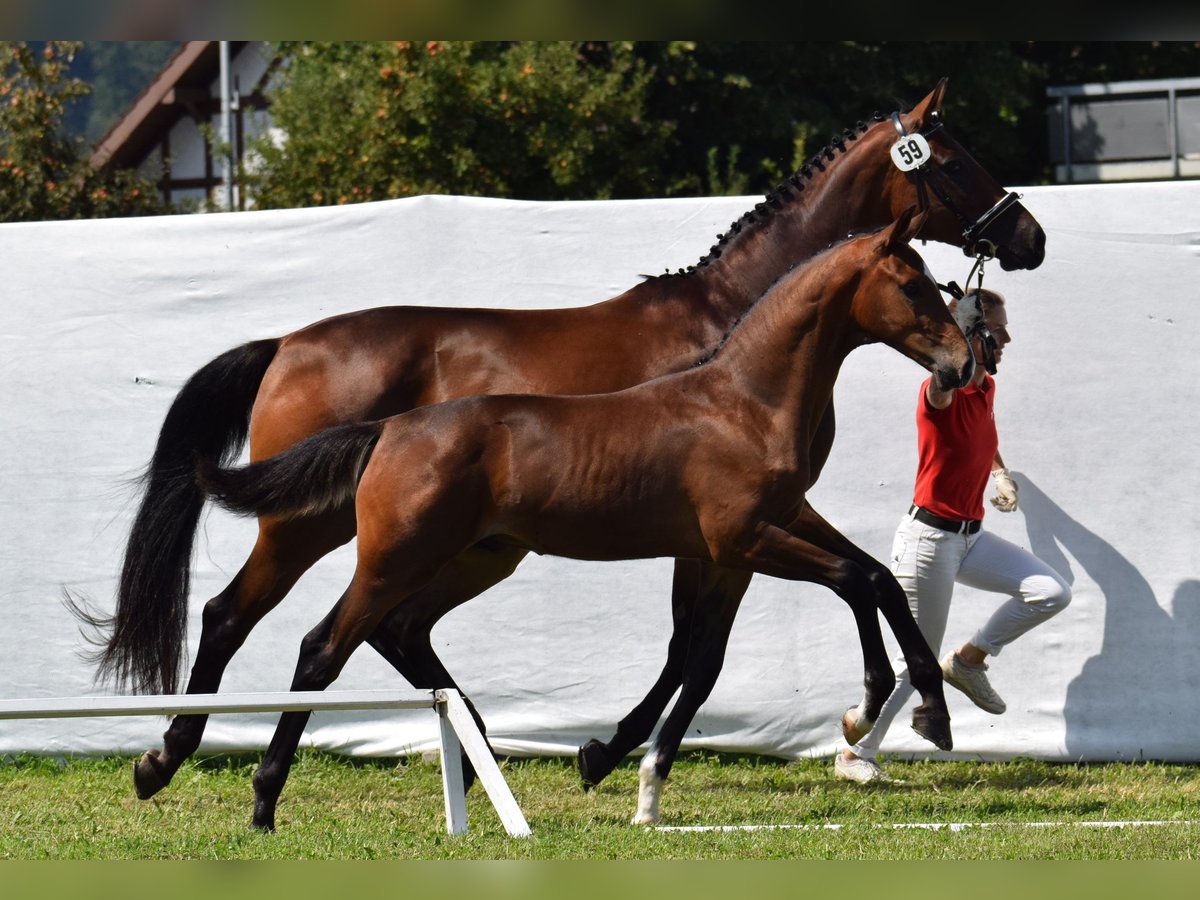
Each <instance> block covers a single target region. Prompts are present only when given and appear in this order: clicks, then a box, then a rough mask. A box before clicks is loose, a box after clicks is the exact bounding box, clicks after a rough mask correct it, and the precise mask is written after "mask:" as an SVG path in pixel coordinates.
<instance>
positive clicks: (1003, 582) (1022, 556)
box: [850, 514, 1071, 759]
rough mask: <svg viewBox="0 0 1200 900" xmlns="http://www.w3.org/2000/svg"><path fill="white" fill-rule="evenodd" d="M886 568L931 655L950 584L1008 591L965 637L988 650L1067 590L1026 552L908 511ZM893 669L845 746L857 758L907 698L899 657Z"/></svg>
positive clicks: (1052, 608)
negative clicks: (871, 712)
mask: <svg viewBox="0 0 1200 900" xmlns="http://www.w3.org/2000/svg"><path fill="white" fill-rule="evenodd" d="M891 568H892V574H893V575H895V576H896V580H897V581H898V582H900V586H901V587H902V588H904V593H905V594H906V595H907V596H908V608H909V609H910V610H912V614H913V617H914V618H915V619H916V620H917V626H918V627H919V628H920V629H921V634H923V635H924V636H925V640H926V641H928V643H929V646H930V648H931V649H932V650H933V652H934V654H935V655H936V656H938V657H939V658H940V657H941V646H942V638H943V637H944V636H945V634H946V620H947V618H948V617H949V615H950V599H951V597H952V596H953V594H954V585H955V583H958V584H965V585H967V586H968V587H972V588H976V589H978V590H981V591H990V592H993V593H998V594H1007V595H1008V599H1007V600H1005V601H1004V602H1003V603H1002V604H1000V607H999V608H998V609H997V610H996V611H995V612H994V613H992V615H991V617H990V618H989V619H988V620H987V622H985V623H984V625H983V627H982V628H980V629H979V630H978V631H977V632H975V635H974V637H972V638H971V639H970V642H971V643H972V644H974V645H975V646H976V647H978V648H979V649H981V650H984V651H986V652H987V653H988V654H990V655H992V656H995V655H996V654H998V653H999V652H1000V651H1001V649H1002V648H1003V647H1005V646H1006V645H1007V644H1010V643H1012V642H1013V641H1014V640H1016V639H1017V638H1019V637H1020V636H1021V635H1023V634H1024V633H1025V632H1027V631H1029V629H1031V628H1033V627H1034V626H1035V625H1040V624H1041V623H1042V622H1044V621H1046V620H1047V619H1049V618H1050V617H1051V616H1053V615H1055V614H1057V613H1059V612H1061V611H1062V610H1064V609H1065V608H1066V607H1067V605H1068V604H1069V603H1070V602H1071V588H1070V586H1069V585H1068V584H1067V583H1066V582H1065V581H1064V580H1063V578H1062V576H1061V575H1059V574H1058V573H1057V572H1055V571H1054V570H1053V569H1052V568H1050V567H1049V566H1048V565H1046V564H1045V563H1044V562H1042V561H1041V560H1040V559H1038V558H1037V557H1036V556H1034V555H1033V554H1032V553H1030V552H1029V551H1028V550H1024V549H1022V548H1021V547H1018V546H1017V545H1016V544H1012V543H1009V542H1008V541H1006V540H1004V538H1002V537H998V536H996V535H994V534H991V533H989V532H987V531H984V530H980V531H977V532H976V533H975V534H954V533H953V532H949V531H942V530H941V529H940V528H934V527H932V526H930V525H926V524H925V523H923V522H918V521H917V520H916V519H914V518H913V517H912V515H911V514H908V515H905V517H904V519H903V520H901V522H900V526H899V528H897V529H896V536H895V539H894V540H893V542H892V560H891ZM960 643H961V642H959V644H960ZM959 644H955V646H958V645H959ZM894 668H895V669H896V689H895V690H894V691H892V693H891V696H889V697H888V699H887V701H886V702H885V703H884V704H883V710H882V711H881V712H880V714H879V719H878V720H877V721H876V723H875V727H874V728H873V729H871V732H870V734H868V735H867V736H866V737H864V738H863V739H862V740H861V741H859V742H858V744H856V745H855V746H853V747H851V748H850V749H851V751H852V752H853V753H855V754H857V755H858V756H862V757H865V758H867V759H874V758H875V756H876V754H877V753H878V752H879V745H880V744H881V743H882V742H883V739H884V736H885V735H886V734H887V730H888V727H889V726H890V725H891V724H892V720H893V719H895V718H896V714H897V713H899V712H900V710H902V709H904V708H905V707H906V706H907V705H908V702H909V700H910V699H911V698H912V696H913V693H914V691H913V687H912V685H911V684H909V681H908V667H907V665H906V664H905V661H904V657H903V655H900V656H898V657H897V658H896V660H895V663H894Z"/></svg>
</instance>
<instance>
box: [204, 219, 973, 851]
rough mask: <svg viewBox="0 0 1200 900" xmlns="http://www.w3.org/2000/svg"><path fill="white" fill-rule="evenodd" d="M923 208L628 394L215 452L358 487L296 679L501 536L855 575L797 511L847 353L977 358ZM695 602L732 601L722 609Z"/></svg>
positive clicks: (896, 618) (802, 276)
mask: <svg viewBox="0 0 1200 900" xmlns="http://www.w3.org/2000/svg"><path fill="white" fill-rule="evenodd" d="M923 221H924V216H921V217H919V218H914V209H912V208H910V209H909V210H907V211H905V212H904V213H902V214H901V215H900V217H899V218H898V219H897V220H896V221H895V222H894V223H893V224H892V225H891V226H889V227H887V228H885V229H883V230H881V231H879V232H877V233H874V234H871V235H867V236H863V237H858V238H854V239H850V240H847V241H846V242H844V243H842V244H840V245H838V246H836V247H834V248H832V249H830V250H827V251H825V252H824V253H822V254H820V255H818V256H817V257H815V258H814V259H813V260H812V261H811V262H810V263H807V264H805V265H804V266H803V267H802V268H799V269H796V270H794V271H793V272H792V273H790V274H789V275H787V276H785V277H784V278H783V279H781V280H780V281H779V282H777V283H776V285H775V286H773V287H772V288H771V289H770V290H769V291H767V293H766V294H764V296H763V297H762V298H761V299H760V301H759V302H758V303H757V304H756V305H755V306H754V307H753V308H752V309H751V310H750V312H749V313H748V314H747V315H746V316H745V318H744V319H743V320H742V322H741V323H740V324H739V325H738V326H737V327H736V328H735V329H734V330H733V331H732V332H731V333H730V335H729V336H728V338H727V339H726V341H725V342H724V343H723V344H722V346H721V347H720V348H718V350H717V351H716V353H715V354H714V355H713V357H712V358H711V359H709V360H708V361H707V362H705V363H704V364H702V365H699V366H697V367H695V368H693V369H691V370H688V371H686V372H681V373H677V374H674V375H667V376H664V377H662V378H658V379H655V380H653V381H650V382H646V383H644V384H641V385H638V386H635V387H632V388H628V389H626V390H623V391H619V392H616V393H612V394H592V395H584V396H575V397H564V396H544V395H541V396H539V395H515V394H510V395H493V396H485V397H471V398H465V399H459V400H452V401H448V402H445V403H441V404H437V405H434V406H428V407H423V408H421V409H417V410H414V411H412V412H408V413H405V414H403V415H399V416H394V417H392V418H389V419H384V420H381V421H376V422H369V423H365V424H354V425H344V426H339V427H336V428H332V429H329V430H327V431H324V432H321V433H320V434H318V435H316V436H314V437H312V438H309V439H307V440H305V441H304V442H302V443H300V444H298V445H296V446H294V447H293V448H291V449H289V450H287V451H286V452H284V453H282V454H280V455H278V456H275V457H271V458H270V459H267V460H264V461H262V462H259V463H255V464H252V465H249V466H246V467H244V468H241V469H224V470H223V469H217V468H214V467H208V468H207V469H206V471H205V472H204V473H203V474H202V475H201V479H202V482H203V486H204V487H205V489H206V490H208V491H209V492H210V493H211V494H212V495H213V497H214V499H216V500H217V502H219V503H221V504H222V505H224V506H226V507H228V508H230V509H232V510H234V511H236V512H240V513H246V514H250V513H252V514H255V515H264V514H265V515H276V516H288V515H311V514H313V513H315V512H318V511H320V510H321V509H324V508H327V507H329V506H331V505H335V504H340V503H344V502H346V500H347V498H348V497H349V496H350V495H354V496H355V506H356V515H357V525H358V564H357V568H356V570H355V573H354V576H353V578H352V580H351V583H350V586H349V587H348V588H347V590H346V592H345V593H344V594H343V595H342V597H341V599H340V600H339V601H338V602H337V604H336V605H335V606H334V608H333V610H332V611H331V612H330V613H329V615H328V616H326V618H325V619H324V620H323V621H322V622H321V623H320V624H319V625H318V626H317V627H316V628H315V629H313V630H312V631H311V632H310V633H309V634H308V635H307V636H306V637H305V639H304V641H303V643H302V647H301V652H300V659H299V662H298V663H297V668H296V673H295V677H294V680H293V682H292V689H293V690H314V689H324V688H325V687H327V686H328V685H329V684H330V683H332V682H333V680H334V679H335V678H336V677H337V676H338V674H339V673H340V671H341V669H342V667H343V665H344V664H345V662H346V660H347V659H348V658H349V657H350V654H351V653H352V652H353V651H354V649H355V648H356V647H357V646H358V645H359V644H360V643H362V642H363V641H364V640H365V639H366V638H367V637H368V636H369V635H370V634H371V633H372V631H373V630H374V629H375V627H376V626H377V625H378V624H379V622H380V621H381V620H382V619H383V618H384V617H385V616H386V615H387V614H388V613H390V612H391V611H392V610H393V609H396V608H402V607H403V605H404V603H405V601H406V599H407V598H409V597H410V596H412V595H413V594H414V593H415V592H416V591H417V590H418V589H419V588H420V587H421V586H422V585H424V584H425V583H427V582H428V581H429V580H430V579H432V578H434V577H435V576H436V575H437V573H438V572H439V570H440V569H441V568H442V566H443V565H444V564H445V563H446V562H447V561H449V560H452V559H453V558H455V556H457V555H458V554H459V553H460V552H461V551H462V550H463V549H464V548H466V547H469V546H471V545H473V544H475V543H477V542H478V541H480V540H483V539H485V538H493V539H499V540H502V541H505V542H508V543H511V544H513V545H516V546H519V547H521V548H523V549H526V550H534V551H536V552H538V553H542V554H550V555H555V556H566V557H572V558H576V559H590V560H616V559H636V558H646V557H660V556H665V557H677V558H692V559H701V560H710V561H712V562H714V563H716V564H718V565H719V566H721V567H722V568H728V569H732V570H738V571H741V572H745V573H753V572H758V573H762V574H765V575H774V576H777V577H780V578H789V579H796V578H803V579H804V580H814V573H815V574H816V576H817V579H818V580H820V581H822V583H826V584H828V583H831V582H832V581H833V580H834V579H835V577H838V578H841V579H842V580H844V579H845V572H844V571H841V570H842V568H843V567H844V566H845V565H846V564H847V561H846V560H845V559H843V558H841V557H838V556H837V555H835V554H832V553H830V552H828V551H827V550H826V549H825V548H824V547H822V546H818V545H816V544H814V543H811V542H809V541H806V540H802V539H801V538H799V537H797V536H796V535H795V534H793V533H792V532H791V531H790V530H789V526H791V525H792V524H793V523H795V522H797V521H798V520H799V518H800V516H801V512H802V510H803V508H804V506H805V500H804V497H805V492H806V491H807V490H808V488H809V487H810V486H811V484H812V481H813V477H812V474H811V468H810V460H809V448H810V447H811V445H812V442H813V433H814V431H815V429H816V428H817V427H818V426H819V424H820V422H821V420H822V418H823V415H824V412H825V409H826V407H827V405H828V404H829V402H830V398H831V396H832V391H833V386H834V382H835V380H836V378H837V374H838V371H839V369H840V366H841V364H842V361H843V360H844V359H845V357H846V356H847V354H849V353H850V351H851V350H853V349H854V348H855V347H858V346H861V345H862V344H864V343H868V342H871V341H882V342H884V343H886V344H888V345H889V346H892V347H894V348H895V349H896V350H898V351H900V352H901V353H903V354H905V355H906V356H908V357H909V358H911V359H913V360H915V361H916V362H918V363H919V364H920V365H922V366H923V367H925V368H926V369H928V370H930V371H931V372H932V373H933V374H934V377H935V378H936V379H937V381H938V383H939V384H941V385H944V386H945V387H946V388H950V387H957V386H959V385H961V384H962V383H964V381H965V380H966V379H967V378H968V377H969V375H970V373H971V368H972V364H971V356H970V353H969V351H968V348H967V344H966V340H965V339H964V338H963V335H962V332H961V331H959V329H958V326H957V325H955V323H954V321H953V319H952V318H951V316H950V313H949V312H948V310H947V309H946V306H945V304H944V303H943V302H942V299H941V295H940V293H939V292H938V288H937V286H936V284H935V283H934V282H933V281H932V280H931V279H930V278H929V276H928V275H927V274H926V270H925V268H924V263H923V261H922V260H921V258H920V256H919V255H918V254H917V252H916V251H915V250H913V249H912V248H911V247H910V246H909V241H910V240H911V239H912V238H913V236H914V235H915V234H916V232H917V231H918V230H919V228H920V225H921V224H922V223H923ZM356 490H357V493H355V492H356ZM879 588H880V586H879V585H874V586H873V585H868V584H865V583H864V584H862V585H861V591H859V592H856V593H855V594H854V595H853V596H849V597H847V598H846V599H847V602H849V603H850V605H851V608H852V609H853V610H854V614H855V617H856V620H857V622H858V625H859V630H860V636H862V637H863V638H864V647H865V648H866V650H867V651H869V652H865V653H864V655H865V657H866V659H867V666H868V668H869V670H870V678H869V679H868V692H869V693H870V694H871V695H872V696H870V697H869V698H868V699H869V701H870V704H869V705H871V706H872V707H873V708H875V710H876V711H877V703H878V701H879V700H880V699H881V698H880V697H879V696H878V694H879V692H880V691H882V692H883V695H886V694H887V692H889V691H890V690H891V687H892V686H893V685H894V683H895V676H894V673H893V671H892V669H891V666H890V664H889V663H888V661H887V654H886V653H885V652H884V651H883V644H882V635H881V634H880V630H879V623H878V618H877V615H876V606H875V604H876V601H877V592H879ZM880 593H881V594H882V596H880V597H879V598H878V601H879V603H880V609H882V610H883V611H884V614H885V616H886V617H887V618H888V621H889V624H890V625H891V626H892V628H893V631H894V632H897V637H898V638H901V643H902V646H909V644H905V639H909V638H911V633H908V634H905V635H904V636H903V637H901V635H900V634H899V632H898V626H900V628H902V629H907V630H908V631H909V632H911V631H914V630H915V623H913V621H912V617H911V615H907V616H906V614H907V606H906V604H905V600H904V595H903V593H902V592H901V591H900V590H899V588H898V587H897V586H895V585H894V582H893V584H892V585H891V586H890V587H888V586H885V587H884V589H883V590H882V592H880ZM697 615H698V617H699V618H702V619H706V620H707V619H710V618H712V619H717V618H719V617H720V615H721V611H720V610H712V609H707V608H706V609H701V610H698V611H697ZM872 632H873V633H872ZM913 656H914V658H913V659H911V661H910V674H911V678H912V682H913V685H914V686H915V687H916V688H917V689H918V690H919V691H920V692H921V695H922V699H923V702H922V704H921V706H920V707H918V710H917V711H916V712H915V713H914V727H918V725H919V724H920V722H921V720H922V717H926V716H930V717H933V718H934V719H938V720H940V719H941V718H942V717H944V715H945V699H944V696H943V694H942V679H941V673H940V671H939V670H938V668H937V664H936V661H934V660H933V657H932V655H931V654H919V657H920V658H916V657H917V656H918V654H913ZM925 657H928V658H925ZM717 668H718V669H719V661H718V667H717ZM694 674H695V675H696V676H698V681H699V682H700V683H698V684H685V685H684V688H683V690H684V692H685V693H686V692H689V691H692V692H699V693H701V694H702V695H703V696H707V693H708V691H709V690H710V689H711V686H712V680H715V677H716V672H715V671H711V672H707V673H694ZM704 682H706V683H704ZM872 718H873V716H872ZM307 720H308V713H285V714H284V715H283V716H282V717H281V719H280V723H279V727H278V729H277V731H276V733H275V736H274V738H273V739H272V741H271V744H270V747H269V748H268V750H267V752H266V754H265V756H264V759H263V762H262V765H261V766H260V768H259V770H258V772H257V774H256V775H255V778H254V789H255V808H254V818H253V824H254V825H255V827H258V828H263V829H272V828H274V824H275V807H276V803H277V801H278V797H279V794H280V792H281V791H282V789H283V785H284V783H285V781H286V779H287V774H288V770H289V767H290V765H291V760H292V758H293V756H294V753H295V749H296V746H297V744H298V742H299V740H300V737H301V734H302V732H303V729H304V726H305V724H306V722H307ZM918 730H920V729H919V728H918ZM680 736H681V735H680ZM947 737H948V735H947ZM678 747H679V740H678V739H676V737H675V736H674V735H673V734H671V735H666V736H664V734H663V733H661V732H660V734H659V736H658V738H657V739H656V741H655V744H654V745H653V746H652V747H651V749H650V751H649V752H648V753H647V756H646V760H645V761H644V762H643V764H642V766H641V769H640V776H641V789H640V795H639V806H638V812H637V815H636V816H635V819H634V821H635V822H653V821H657V819H658V815H659V813H658V797H659V794H660V791H661V786H662V783H663V781H664V780H665V778H666V776H667V774H668V772H669V771H670V766H671V763H672V762H673V760H674V757H675V754H676V753H677V752H678Z"/></svg>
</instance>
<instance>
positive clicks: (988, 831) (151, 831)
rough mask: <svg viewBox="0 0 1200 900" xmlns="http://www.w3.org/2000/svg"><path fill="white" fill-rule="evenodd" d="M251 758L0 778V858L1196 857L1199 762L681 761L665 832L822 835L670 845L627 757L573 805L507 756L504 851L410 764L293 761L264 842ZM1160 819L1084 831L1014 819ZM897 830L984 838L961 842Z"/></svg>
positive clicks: (15, 772) (552, 771)
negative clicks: (511, 827)
mask: <svg viewBox="0 0 1200 900" xmlns="http://www.w3.org/2000/svg"><path fill="white" fill-rule="evenodd" d="M257 761H258V760H257V756H246V757H237V758H230V757H214V758H210V759H201V760H195V761H193V762H191V763H189V764H188V765H186V766H184V768H182V769H181V770H180V772H179V773H178V774H177V775H176V777H175V780H174V781H173V782H172V784H171V785H170V786H169V787H168V788H167V789H166V790H164V791H163V792H162V793H161V794H159V795H158V796H157V797H155V798H154V799H153V800H151V801H139V800H137V799H136V798H135V797H134V795H133V789H132V785H131V781H130V776H129V767H130V762H131V761H130V759H127V758H105V759H74V760H68V761H59V760H53V759H46V758H39V757H21V758H18V759H15V760H13V759H10V760H7V761H5V762H3V763H0V859H10V860H34V859H60V860H66V859H254V860H270V859H279V860H294V859H331V860H334V859H336V860H342V859H344V860H366V859H388V860H401V859H426V860H450V859H472V860H503V859H590V860H600V859H621V860H659V859H743V860H745V859H880V860H917V859H948V860H949V859H1027V860H1029V859H1039V860H1041V859H1122V860H1130V859H1160V860H1161V859H1194V858H1196V857H1197V856H1200V849H1198V848H1200V824H1189V822H1195V823H1200V766H1197V765H1174V764H1160V763H1127V764H1108V765H1060V764H1050V763H1044V762H1038V761H1034V760H1016V761H1013V762H1008V763H976V762H911V763H905V762H888V761H887V760H885V763H886V764H887V768H888V771H889V772H890V773H891V774H893V775H894V776H895V777H898V778H900V779H903V783H902V784H893V785H879V786H868V787H862V786H858V785H852V784H847V783H845V782H841V781H836V780H834V778H833V777H832V771H831V766H830V762H829V761H828V760H804V761H800V762H791V763H788V762H783V761H780V760H774V759H766V758H761V757H750V756H730V755H716V754H705V753H697V754H684V755H682V756H681V757H680V759H679V760H678V762H677V763H676V765H675V768H674V770H673V772H672V774H671V778H670V781H669V782H668V783H667V787H666V791H665V794H664V800H663V807H662V809H663V821H662V823H661V825H664V826H673V825H801V824H803V825H808V826H817V825H825V824H834V825H838V826H840V827H839V828H836V829H827V828H809V829H803V830H802V829H780V830H759V831H740V832H716V831H710V832H670V831H661V830H658V831H656V830H647V829H645V828H640V827H634V826H631V825H630V824H629V819H630V817H631V816H632V814H633V810H634V806H635V802H636V796H637V768H636V763H637V761H636V760H628V761H627V762H626V763H625V764H624V765H623V766H621V767H620V768H619V769H617V771H615V772H614V773H613V774H612V775H611V776H610V777H609V778H608V780H606V781H605V782H604V784H602V785H601V786H600V787H599V788H598V789H596V790H594V791H591V792H590V793H584V792H583V791H582V789H581V788H580V786H579V781H578V776H577V774H576V771H575V768H574V764H573V761H572V760H567V759H556V758H551V759H511V760H507V761H506V762H504V763H503V764H502V771H503V772H504V775H505V778H506V779H507V780H508V783H509V786H510V787H511V788H512V791H513V794H514V795H515V796H516V798H517V801H518V803H519V804H520V806H521V808H522V811H523V812H524V814H525V817H526V819H527V820H528V821H529V824H530V827H531V828H532V829H533V836H532V837H531V838H524V839H521V838H510V837H509V836H508V835H507V834H506V833H505V831H504V829H503V827H502V825H501V824H500V822H499V819H498V817H497V816H496V813H495V811H494V810H493V809H492V806H491V804H490V802H489V801H488V799H487V796H486V794H485V793H484V791H483V789H482V787H481V786H479V785H477V786H476V787H475V788H473V789H472V790H471V792H470V793H469V795H468V798H467V807H468V814H469V816H470V831H469V833H468V834H466V835H463V836H456V837H451V836H449V835H447V834H446V833H445V818H444V812H443V805H442V787H441V774H440V768H439V766H438V765H437V764H436V763H430V762H424V761H421V760H420V759H403V760H399V761H397V760H392V759H389V760H366V761H363V760H352V759H347V758H344V757H340V756H332V755H327V754H322V753H317V752H303V753H301V754H300V755H299V756H298V758H297V761H296V764H295V766H294V768H293V769H292V774H291V777H290V779H289V780H288V784H287V787H286V789H285V790H284V793H283V797H282V798H281V800H280V804H279V810H278V815H277V820H276V821H277V825H278V831H276V832H275V833H274V834H261V833H257V832H255V831H253V830H251V829H250V827H249V821H250V812H251V803H252V788H251V776H252V774H253V772H254V768H255V766H256V765H257ZM1101 820H1109V821H1111V820H1140V821H1146V820H1156V821H1166V822H1169V823H1173V824H1167V825H1154V826H1141V827H1126V828H1100V827H1095V826H1087V825H1084V824H1067V825H1064V826H1059V827H1031V826H1030V825H1029V824H1028V823H1045V822H1065V823H1087V822H1097V821H1101ZM893 823H973V824H979V823H988V825H987V827H971V828H966V829H963V830H957V831H956V830H951V829H948V828H943V829H941V830H927V829H894V828H891V827H890V826H891V825H892V824H893Z"/></svg>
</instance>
